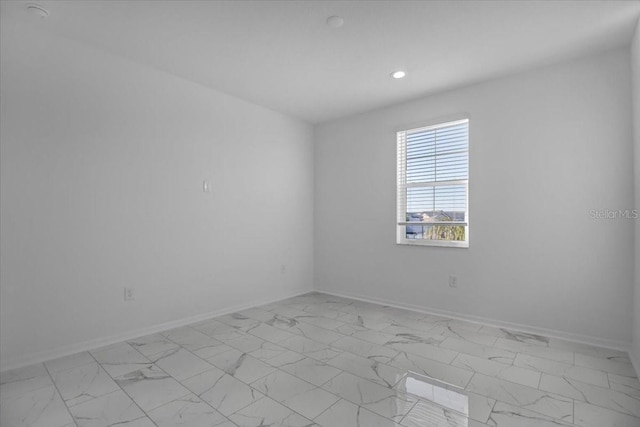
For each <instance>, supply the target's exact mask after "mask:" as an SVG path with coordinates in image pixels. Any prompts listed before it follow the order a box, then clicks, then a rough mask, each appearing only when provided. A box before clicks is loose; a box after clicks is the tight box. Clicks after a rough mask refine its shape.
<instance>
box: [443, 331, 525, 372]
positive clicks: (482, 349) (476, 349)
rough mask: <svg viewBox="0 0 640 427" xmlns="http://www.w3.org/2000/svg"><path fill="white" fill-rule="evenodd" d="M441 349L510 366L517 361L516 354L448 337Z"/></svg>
mask: <svg viewBox="0 0 640 427" xmlns="http://www.w3.org/2000/svg"><path fill="white" fill-rule="evenodd" d="M440 347H441V348H447V349H449V350H453V351H457V352H460V353H464V354H469V355H471V356H477V357H482V358H484V359H489V360H493V361H494V362H501V363H506V364H509V365H510V364H512V363H513V359H515V357H516V354H515V353H514V352H511V351H508V350H503V349H500V348H496V347H488V346H485V345H480V344H475V343H472V342H469V341H465V340H461V339H458V338H453V337H448V338H447V339H446V340H444V341H443V342H442V344H440ZM452 360H453V359H452Z"/></svg>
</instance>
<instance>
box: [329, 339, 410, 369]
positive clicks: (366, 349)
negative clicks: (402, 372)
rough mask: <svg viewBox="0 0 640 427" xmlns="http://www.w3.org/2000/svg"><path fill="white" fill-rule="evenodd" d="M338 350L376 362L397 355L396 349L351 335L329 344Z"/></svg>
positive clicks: (387, 359) (389, 359)
mask: <svg viewBox="0 0 640 427" xmlns="http://www.w3.org/2000/svg"><path fill="white" fill-rule="evenodd" d="M331 345H332V346H333V347H336V348H338V349H340V350H344V351H348V352H351V353H354V354H358V355H360V356H363V357H366V358H369V359H371V360H376V361H378V362H383V363H387V362H390V361H391V360H392V359H393V358H394V357H396V356H397V355H398V351H396V350H394V349H392V348H389V347H385V346H381V345H377V344H373V343H370V342H367V341H362V340H359V339H357V338H353V337H344V338H341V339H339V340H338V341H336V342H334V343H332V344H331Z"/></svg>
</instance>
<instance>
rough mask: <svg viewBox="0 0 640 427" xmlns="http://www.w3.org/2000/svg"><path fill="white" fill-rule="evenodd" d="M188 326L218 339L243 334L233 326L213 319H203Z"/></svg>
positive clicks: (232, 337) (227, 338)
mask: <svg viewBox="0 0 640 427" xmlns="http://www.w3.org/2000/svg"><path fill="white" fill-rule="evenodd" d="M189 326H190V327H192V328H193V329H195V330H197V331H200V332H202V333H203V334H205V335H209V336H210V337H212V338H215V339H217V340H219V341H226V340H232V339H234V338H239V337H241V336H243V335H244V333H243V332H242V331H240V330H238V329H236V328H234V327H233V326H229V325H227V324H226V323H222V322H219V321H217V320H215V319H209V320H205V321H202V322H198V323H195V324H193V325H189Z"/></svg>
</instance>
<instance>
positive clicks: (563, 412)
mask: <svg viewBox="0 0 640 427" xmlns="http://www.w3.org/2000/svg"><path fill="white" fill-rule="evenodd" d="M466 389H467V390H468V391H470V392H472V393H476V394H480V395H482V396H487V397H490V398H492V399H496V400H498V401H502V402H505V403H508V404H511V405H515V406H519V407H521V408H523V409H528V410H531V411H534V412H537V413H539V414H542V415H546V416H548V417H551V418H556V419H559V420H563V421H565V422H568V423H571V422H572V419H573V400H571V399H568V398H566V397H563V396H558V395H555V394H552V393H549V392H544V391H541V390H537V389H534V388H531V387H526V386H523V385H520V384H516V383H512V382H508V381H504V380H499V379H496V378H492V377H488V376H486V375H482V374H475V375H474V376H473V378H472V379H471V381H470V382H469V384H468V385H467V387H466Z"/></svg>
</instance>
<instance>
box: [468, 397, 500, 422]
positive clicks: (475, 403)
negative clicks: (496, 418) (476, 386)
mask: <svg viewBox="0 0 640 427" xmlns="http://www.w3.org/2000/svg"><path fill="white" fill-rule="evenodd" d="M466 393H467V397H468V398H469V419H470V420H475V421H479V422H481V423H486V422H487V420H488V419H489V415H490V414H491V411H492V410H493V407H494V406H495V404H496V400H495V399H492V398H490V397H487V396H482V395H479V394H475V393H471V392H466Z"/></svg>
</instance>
